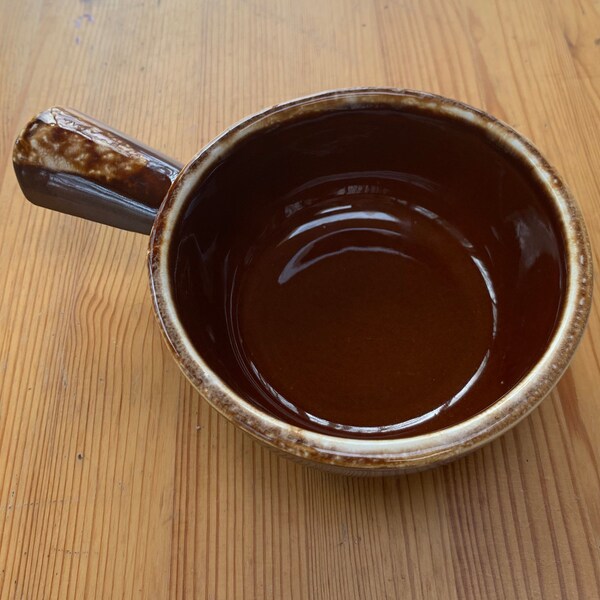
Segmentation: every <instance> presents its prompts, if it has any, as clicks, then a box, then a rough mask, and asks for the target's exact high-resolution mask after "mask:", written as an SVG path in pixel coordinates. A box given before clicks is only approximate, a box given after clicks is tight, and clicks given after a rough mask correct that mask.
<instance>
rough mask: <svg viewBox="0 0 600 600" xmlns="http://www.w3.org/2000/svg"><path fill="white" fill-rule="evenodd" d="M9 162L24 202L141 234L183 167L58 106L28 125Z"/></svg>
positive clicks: (138, 143) (110, 129)
mask: <svg viewBox="0 0 600 600" xmlns="http://www.w3.org/2000/svg"><path fill="white" fill-rule="evenodd" d="M13 164H14V168H15V173H16V175H17V179H18V181H19V185H20V186H21V189H22V190H23V193H24V194H25V196H26V197H27V199H28V200H29V201H30V202H33V203H34V204H37V205H38V206H43V207H45V208H50V209H52V210H57V211H60V212H64V213H68V214H71V215H75V216H77V217H83V218H85V219H89V220H92V221H98V222H99V223H105V224H107V225H112V226H114V227H120V228H121V229H127V230H130V231H136V232H139V233H149V232H150V229H151V228H152V224H153V222H154V218H155V217H156V213H157V212H158V208H159V206H160V205H161V203H162V201H163V199H164V197H165V195H166V193H167V191H168V190H169V187H170V186H171V183H172V182H173V180H174V179H175V177H176V176H177V174H178V173H179V171H180V169H181V165H180V164H179V163H177V161H174V160H172V159H170V158H168V157H166V156H164V155H162V154H161V153H159V152H156V151H155V150H152V149H151V148H148V147H147V146H144V145H143V144H141V143H140V142H137V141H136V140H133V139H132V138H130V137H129V136H127V135H125V134H122V133H120V132H118V131H115V130H114V129H112V128H110V127H108V126H106V125H104V124H102V123H100V122H98V121H96V120H94V119H92V118H91V117H88V116H85V115H83V114H81V113H78V112H75V111H72V110H66V109H63V108H58V107H55V108H50V109H48V110H46V111H44V112H42V113H40V114H39V115H38V116H37V117H35V118H34V119H32V120H31V121H30V122H29V123H28V124H27V125H26V127H25V128H24V129H23V131H22V132H21V134H20V135H19V137H18V138H17V140H16V142H15V147H14V152H13Z"/></svg>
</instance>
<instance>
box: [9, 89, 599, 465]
mask: <svg viewBox="0 0 600 600" xmlns="http://www.w3.org/2000/svg"><path fill="white" fill-rule="evenodd" d="M357 107H360V108H363V107H375V108H377V107H385V108H386V109H391V110H394V111H412V112H414V113H423V114H424V115H429V116H431V115H434V116H435V117H436V118H439V119H441V120H446V121H453V122H454V123H459V124H460V125H461V126H464V127H470V128H475V129H476V130H478V131H479V132H480V133H481V135H482V136H484V137H485V138H487V139H488V140H490V141H491V142H492V143H494V144H496V145H498V146H500V147H501V148H503V149H504V150H505V151H507V152H508V153H510V154H511V155H512V157H513V158H514V159H515V160H516V161H518V162H519V163H520V164H521V165H522V166H523V168H525V169H526V170H527V172H528V173H529V174H530V178H531V180H532V182H533V185H534V186H535V187H536V189H537V192H538V193H539V197H540V198H541V200H542V202H543V203H544V206H545V207H546V208H547V210H548V211H549V213H550V214H551V215H552V218H553V219H554V222H556V223H557V228H558V230H559V231H560V235H561V237H562V240H561V246H562V247H563V248H564V253H565V256H564V264H565V267H566V268H565V280H564V282H563V292H562V293H563V297H562V309H561V312H560V314H559V316H558V319H557V322H556V325H555V327H554V331H553V334H552V335H551V337H550V339H549V341H548V343H547V344H546V346H545V347H544V348H542V349H541V352H540V354H541V356H540V358H539V359H538V360H537V361H536V362H535V364H534V365H533V367H532V368H531V369H530V370H529V371H528V372H527V373H526V374H525V376H524V377H522V378H521V379H520V381H519V382H518V383H517V384H516V385H515V386H514V387H512V389H510V390H509V391H508V392H507V393H505V394H504V395H503V396H502V397H499V398H497V400H496V401H495V402H494V403H493V404H492V405H491V406H489V407H488V408H487V409H485V410H483V411H482V412H479V413H478V414H476V415H474V416H472V417H470V418H468V419H466V420H464V421H462V422H459V423H457V424H455V425H452V426H449V427H446V428H444V429H440V430H437V431H434V432H432V433H427V434H421V435H415V436H412V437H403V438H398V439H395V438H394V439H366V438H351V437H336V436H333V435H325V434H321V433H316V432H315V431H310V430H307V429H303V428H300V427H297V426H294V425H291V424H289V423H287V422H285V421H283V420H280V419H278V418H275V417H274V416H271V415H270V414H267V413H266V412H265V411H263V410H261V409H259V408H258V407H257V406H255V405H254V404H252V403H250V402H249V401H247V399H245V398H243V397H240V395H238V394H237V393H235V392H234V390H233V389H232V387H230V386H229V385H228V383H227V381H224V380H223V379H222V378H220V377H219V376H218V375H217V374H216V373H215V372H214V371H213V370H212V369H211V368H210V367H209V366H208V364H207V363H206V361H205V360H204V359H203V357H202V356H201V355H200V354H199V353H198V352H197V350H196V349H195V348H194V346H193V345H192V343H191V341H190V338H189V336H188V334H187V333H186V331H185V329H184V327H183V326H182V323H181V321H180V318H179V317H178V314H177V310H176V307H175V302H174V295H173V289H172V282H171V273H170V266H169V265H170V264H171V263H170V252H171V251H172V247H173V242H172V241H173V235H174V230H175V228H176V226H177V225H178V223H179V222H180V221H181V220H182V219H183V218H184V215H185V211H186V208H187V207H188V203H189V200H190V196H191V193H192V192H193V190H194V189H196V188H197V187H198V185H199V183H200V182H202V181H203V180H204V178H206V177H207V176H208V174H210V172H211V170H212V169H213V168H214V167H215V166H216V165H217V164H218V163H219V161H220V160H222V158H223V156H224V155H226V154H227V153H229V152H231V151H232V149H234V148H235V147H236V146H237V145H238V144H240V142H241V141H242V140H245V139H246V138H247V137H248V136H256V135H260V132H262V131H266V130H267V129H269V128H272V127H273V126H275V125H278V124H282V123H284V122H289V121H291V120H293V119H296V118H298V117H299V116H302V118H313V117H314V118H317V117H318V116H319V115H323V114H325V113H327V112H328V111H332V110H336V111H339V110H340V109H343V110H346V109H347V110H352V109H353V108H357ZM14 166H15V171H16V174H17V178H18V180H19V183H20V185H21V187H22V189H23V192H24V193H25V196H26V197H27V198H28V199H29V200H30V201H32V202H33V203H35V204H38V205H40V206H45V207H47V208H51V209H54V210H59V211H62V212H66V213H69V214H74V215H76V216H80V217H84V218H87V219H92V220H95V221H98V222H101V223H106V224H109V225H113V226H116V227H120V228H123V229H128V230H130V231H136V232H140V233H149V234H150V247H149V252H148V266H149V275H150V290H151V294H152V300H153V303H154V309H155V312H156V316H157V318H158V322H159V324H160V326H161V329H162V332H163V334H164V338H165V340H166V342H167V345H168V347H169V348H170V350H171V353H172V355H173V357H174V359H175V361H176V362H177V364H178V365H179V367H180V368H181V369H182V371H183V372H184V374H185V375H186V377H187V378H188V379H189V381H190V382H191V383H192V384H193V385H194V387H195V388H196V389H197V390H198V391H199V393H200V394H201V396H202V397H203V398H204V399H206V400H207V401H208V402H209V403H210V404H211V405H212V406H213V407H214V408H215V409H216V410H218V411H219V412H220V413H221V414H222V415H224V416H225V417H227V418H228V419H229V420H230V421H232V422H233V423H234V424H236V425H237V426H238V427H240V428H241V429H243V430H244V431H246V432H247V433H249V434H251V435H252V436H253V437H255V438H256V439H258V440H259V441H261V442H263V443H264V444H266V445H267V446H269V447H271V448H272V449H276V450H278V451H281V452H282V453H284V454H285V455H286V456H288V457H292V458H295V459H298V460H301V461H304V462H306V463H308V464H311V465H315V466H319V467H322V468H325V469H328V470H331V471H337V472H342V473H349V474H398V473H403V472H408V471H415V470H419V469H423V468H427V467H432V466H435V465H440V464H442V463H445V462H448V461H450V460H453V459H455V458H458V457H460V456H463V455H464V454H466V453H467V452H470V451H472V450H474V449H476V448H478V447H480V446H482V445H483V444H485V443H487V442H489V441H491V440H493V439H494V438H496V437H497V436H499V435H501V434H502V433H504V432H505V431H506V430H507V429H509V428H510V427H512V426H514V425H515V424H516V423H518V422H519V421H520V420H521V419H522V418H523V417H525V416H526V415H527V414H528V413H529V412H531V411H532V410H533V409H534V408H535V407H536V406H537V405H538V404H539V403H540V402H541V401H542V400H543V398H544V397H545V396H546V395H547V394H548V393H549V392H550V390H551V389H552V388H553V386H554V385H555V384H556V383H557V381H558V380H559V378H560V376H561V375H562V373H563V372H564V370H565V369H566V368H567V366H568V364H569V361H570V360H571V358H572V356H573V354H574V352H575V350H576V347H577V345H578V343H579V341H580V339H581V336H582V334H583V332H584V329H585V325H586V321H587V317H588V314H589V311H590V306H591V296H592V260H591V252H590V247H589V242H588V238H587V235H586V231H585V226H584V223H583V220H582V217H581V214H580V212H579V209H578V207H577V205H576V204H575V201H574V200H573V198H572V196H571V194H570V193H569V191H568V190H567V188H566V186H565V184H564V183H563V181H562V180H561V179H560V177H559V175H558V174H557V172H556V171H555V170H554V169H553V168H552V167H551V166H550V165H549V164H548V162H547V161H546V160H545V159H544V158H543V157H542V155H541V154H540V153H539V152H538V150H536V148H535V147H534V146H533V145H532V144H531V143H530V142H529V141H527V140H526V139H525V138H523V137H522V136H521V135H519V134H518V133H517V132H516V131H515V130H514V129H512V128H510V127H509V126H507V125H506V124H504V123H502V122H501V121H499V120H497V119H495V118H494V117H492V116H490V115H488V114H486V113H485V112H482V111H480V110H477V109H475V108H472V107H470V106H467V105H465V104H462V103H460V102H456V101H453V100H449V99H447V98H443V97H440V96H436V95H433V94H427V93H423V92H416V91H409V90H397V89H386V88H356V89H346V90H336V91H329V92H324V93H321V94H316V95H312V96H308V97H305V98H301V99H297V100H292V101H291V102H287V103H284V104H280V105H277V106H273V107H271V108H268V109H266V110H264V111H262V112H260V113H258V114H255V115H253V116H250V117H248V118H246V119H244V120H242V121H241V122H239V123H237V124H236V125H234V126H232V127H231V128H229V129H228V130H226V131H225V132H224V133H223V134H221V135H220V136H219V137H217V138H216V139H215V140H213V141H212V142H211V143H210V144H208V146H206V147H205V148H204V149H202V150H201V151H200V152H199V153H198V154H197V155H196V156H195V157H194V158H193V159H192V160H191V161H190V162H189V163H188V164H187V165H186V166H184V167H181V165H179V164H178V163H177V162H176V161H173V160H171V159H169V158H167V157H165V156H162V155H161V154H159V153H157V152H155V151H153V150H151V149H149V148H146V147H144V146H143V145H141V144H140V143H139V142H135V141H134V140H132V139H130V138H128V137H127V136H125V135H123V134H121V133H118V132H116V131H114V130H112V129H110V128H108V127H106V126H105V125H103V124H101V123H98V122H97V121H94V120H93V119H90V118H89V117H85V116H83V115H81V114H79V113H75V112H73V111H67V110H64V109H60V108H53V109H49V110H47V111H45V112H43V113H41V114H40V115H39V116H37V117H35V118H34V119H33V120H32V121H31V122H30V123H29V124H28V125H27V126H26V127H25V129H24V130H23V132H22V133H21V135H20V136H19V137H18V139H17V141H16V145H15V150H14Z"/></svg>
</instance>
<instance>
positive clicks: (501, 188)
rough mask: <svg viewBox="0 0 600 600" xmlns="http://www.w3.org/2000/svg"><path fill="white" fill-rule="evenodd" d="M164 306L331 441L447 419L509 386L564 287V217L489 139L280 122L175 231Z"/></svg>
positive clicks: (228, 167) (379, 123)
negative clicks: (170, 303)
mask: <svg viewBox="0 0 600 600" xmlns="http://www.w3.org/2000/svg"><path fill="white" fill-rule="evenodd" d="M171 248H172V250H171V253H170V261H171V265H170V272H171V273H172V282H171V283H172V288H173V293H174V301H175V307H176V310H177V313H178V316H179V319H180V321H181V322H182V324H183V326H184V328H185V330H186V332H187V335H188V336H189V338H190V339H191V341H192V343H193V344H194V346H195V348H196V349H197V351H198V353H199V354H200V355H201V356H202V357H203V359H204V361H205V362H206V364H207V365H208V367H209V368H210V369H211V370H212V371H213V372H214V373H216V374H217V375H218V376H219V377H220V378H221V379H222V380H223V381H224V382H225V383H226V384H227V385H228V386H229V387H230V388H231V389H232V390H234V391H235V392H236V393H237V394H239V395H240V396H241V397H243V398H245V399H246V400H248V401H249V402H251V403H252V404H254V405H255V406H257V407H258V408H260V409H261V410H263V411H264V412H266V413H268V414H271V415H273V416H275V417H277V418H279V419H281V420H283V421H285V422H288V423H290V424H294V425H298V426H300V427H302V428H304V429H309V430H313V431H316V432H322V433H329V434H333V435H337V436H341V437H360V438H363V437H372V438H392V437H393V438H399V437H406V436H413V435H416V434H420V433H426V432H430V431H435V430H439V429H442V428H445V427H449V426H451V425H454V424H456V423H459V422H462V421H464V420H465V419H467V418H469V417H472V416H474V415H476V414H477V413H479V412H481V411H482V410H484V409H485V408H487V407H488V406H490V405H491V404H493V403H494V402H495V401H496V400H497V399H498V398H500V397H501V396H503V395H504V394H506V393H507V392H508V391H509V390H510V389H511V388H513V387H514V386H515V385H516V384H517V383H518V382H519V381H520V380H521V379H522V378H523V376H524V375H525V374H527V372H528V371H529V370H530V369H531V368H532V367H533V365H534V364H535V363H536V361H538V359H539V358H540V357H541V355H542V354H543V353H544V351H545V349H546V347H547V344H548V341H549V339H550V338H551V337H552V335H553V333H554V331H555V327H556V324H557V322H558V319H559V317H560V313H561V309H562V307H563V303H564V293H565V277H566V265H565V248H564V240H563V234H562V229H561V226H560V222H559V219H558V216H557V214H556V212H555V210H554V209H553V205H552V203H551V202H550V201H549V199H548V197H547V195H546V192H545V191H544V190H543V188H542V187H541V185H540V183H539V182H538V181H537V180H536V179H535V177H534V176H533V174H532V172H531V170H530V169H529V168H528V167H527V166H525V165H524V164H523V163H522V162H521V161H519V160H518V159H517V157H515V156H514V155H513V154H512V153H511V152H510V151H509V150H508V149H507V148H506V147H502V146H500V145H498V144H497V143H496V142H495V141H493V140H492V139H491V138H490V137H488V135H487V134H486V132H485V131H484V130H483V129H481V128H479V127H476V126H475V125H469V124H466V123H464V122H462V123H459V122H457V121H455V120H452V119H450V118H448V117H447V116H441V115H440V114H435V113H433V112H427V111H424V110H419V109H417V108H414V107H413V108H411V107H406V106H404V107H402V108H394V107H391V106H388V105H385V106H383V105H382V106H373V105H369V106H364V107H362V106H360V104H355V105H352V106H351V107H346V108H344V109H334V108H332V109H329V110H327V111H323V112H322V113H319V114H318V115H315V114H310V115H309V116H303V115H302V113H300V114H296V115H295V116H294V117H293V118H289V119H281V120H280V121H278V122H275V123H273V124H272V125H271V126H270V127H269V128H268V129H267V130H262V131H260V133H258V134H249V135H248V136H246V137H245V138H244V139H242V140H241V141H238V142H237V143H236V144H234V145H232V146H231V147H230V148H229V149H228V150H226V151H225V152H224V153H223V156H222V157H221V159H220V160H219V161H218V163H217V165H216V166H215V167H214V168H213V169H212V170H211V172H210V173H208V174H207V175H205V176H204V177H203V178H202V180H201V181H200V182H199V184H198V185H197V186H196V188H195V189H194V191H193V193H192V194H190V195H189V199H188V204H187V207H186V209H185V217H184V218H183V219H181V220H180V222H179V224H178V226H177V228H176V229H175V231H174V232H173V240H172V245H171Z"/></svg>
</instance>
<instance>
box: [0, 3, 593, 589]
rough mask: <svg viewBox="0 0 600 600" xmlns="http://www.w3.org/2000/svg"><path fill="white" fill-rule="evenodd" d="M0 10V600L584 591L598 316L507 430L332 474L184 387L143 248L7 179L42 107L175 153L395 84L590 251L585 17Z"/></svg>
mask: <svg viewBox="0 0 600 600" xmlns="http://www.w3.org/2000/svg"><path fill="white" fill-rule="evenodd" d="M0 14H1V15H2V17H1V19H0V111H1V112H2V115H3V118H2V119H1V120H0V242H1V243H0V281H1V282H2V285H1V286H0V458H1V460H0V516H1V519H0V542H1V543H0V597H1V598H11V599H12V598H19V599H21V598H26V599H35V600H37V599H39V598H44V599H45V598H61V599H62V598H206V599H208V598H212V599H219V600H220V599H222V598H235V599H242V598H248V599H254V598H257V599H258V598H290V599H305V598H311V599H320V598H323V599H325V598H327V599H335V598H339V599H342V598H343V599H349V598H361V599H363V598H365V599H373V600H375V599H381V598H394V599H395V598H427V599H432V598H441V599H444V600H445V599H449V600H450V599H454V598H456V599H461V600H462V599H464V598H476V599H480V598H502V599H505V598H527V599H533V598H543V599H547V598H569V599H571V598H584V599H592V598H599V597H600V462H599V461H600V457H599V454H600V446H599V442H598V439H599V438H598V433H597V432H598V431H600V318H599V317H600V315H599V306H600V305H599V302H600V299H598V298H597V299H596V302H595V304H594V307H593V309H592V316H591V320H590V326H589V329H588V332H587V334H586V336H585V338H584V340H583V343H582V345H581V347H580V350H579V352H578V354H577V356H576V358H575V360H574V361H573V364H572V366H571V368H570V369H569V371H568V372H567V374H566V375H565V377H564V378H563V379H562V381H561V382H560V384H559V385H558V387H557V389H556V391H554V392H553V393H552V395H551V397H550V398H549V399H548V400H547V401H545V402H544V404H543V405H542V407H541V408H540V409H539V410H537V411H536V412H535V413H534V414H533V415H532V416H531V417H529V418H528V419H526V420H525V421H524V422H522V423H521V424H520V425H519V426H518V427H516V428H515V429H514V430H512V431H511V432H509V433H508V434H507V435H505V436H503V437H502V438H500V439H498V440H496V441H495V442H493V443H492V444H490V445H488V446H487V447H485V448H483V449H482V450H480V451H478V452H476V453H475V454H473V455H471V456H469V457H467V458H465V459H463V460H460V461H458V462H456V463H454V464H451V465H449V466H447V467H444V468H440V469H437V470H434V471H430V472H425V473H422V474H416V475H413V476H409V477H403V478H397V479H387V480H381V479H373V480H359V479H347V478H342V477H336V476H332V475H326V474H323V473H320V472H317V471H313V470H309V469H306V468H304V467H301V466H298V465H296V464H293V463H291V462H288V461H287V460H285V459H283V458H280V457H278V456H275V455H273V454H272V453H270V452H269V451H268V450H266V449H264V448H262V447H260V446H259V445H257V444H256V443H254V442H253V441H252V440H250V439H249V438H248V437H246V436H245V435H242V434H241V433H240V432H239V431H237V430H236V429H235V428H234V427H232V426H231V425H230V424H229V423H227V422H226V421H225V420H224V419H223V418H221V417H220V416H219V415H218V414H216V413H215V412H214V411H213V410H212V409H210V408H209V407H208V406H207V405H206V404H205V403H204V402H203V401H202V400H201V399H200V398H199V397H198V396H197V394H195V393H194V392H193V391H192V389H191V388H190V386H189V385H188V384H187V383H186V382H185V380H184V379H183V376H182V375H181V374H180V373H179V371H178V369H177V367H176V366H175V365H174V363H173V362H172V361H171V359H170V358H169V356H168V354H167V351H166V350H165V348H164V347H163V345H162V342H161V339H160V332H159V330H158V327H157V325H156V324H155V322H154V320H153V317H152V313H151V306H150V300H149V295H148V291H147V282H146V273H145V266H144V254H145V247H146V240H145V239H144V237H143V236H140V235H135V234H128V233H125V232H120V231H116V230H112V229H109V228H106V227H103V226H100V225H95V224H92V223H87V222H84V221H81V220H78V219H74V218H70V217H67V216H63V215H58V214H53V213H50V212H47V211H43V210H41V209H37V208H35V207H33V206H30V205H28V204H27V203H26V202H25V201H24V200H23V198H22V196H21V194H20V192H19V190H18V189H17V185H16V181H15V178H14V175H13V173H12V167H11V164H10V152H11V146H12V140H13V139H14V137H15V135H16V133H17V131H18V129H19V127H21V126H22V125H23V124H24V123H25V121H26V120H27V119H28V118H29V117H30V116H31V115H32V114H33V113H35V112H37V111H39V110H41V109H43V108H46V107H48V106H51V105H56V104H58V105H61V104H62V105H67V106H73V107H75V108H78V109H80V110H82V111H84V112H87V113H89V114H92V115H94V116H95V117H97V118H99V119H101V120H104V121H106V122H108V123H109V124H111V125H113V126H114V127H117V128H119V129H121V130H124V131H127V132H128V133H130V134H131V135H133V136H135V137H137V138H139V139H142V140H144V141H145V142H147V143H149V144H151V145H154V146H155V147H157V148H159V149H161V150H163V151H164V152H166V153H167V154H170V155H172V156H174V157H175V158H178V159H182V160H185V159H187V158H189V157H191V156H192V154H193V153H194V152H195V151H196V150H197V149H198V148H199V147H201V146H202V145H203V144H205V143H206V142H207V141H209V140H210V139H211V138H212V137H213V136H215V135H216V134H217V133H218V132H220V131H221V130H222V129H223V128H224V127H226V126H227V125H228V124H230V123H232V122H234V121H235V120H237V119H239V118H241V117H242V116H244V115H246V114H248V113H250V112H253V111H256V110H258V109H260V108H262V107H264V106H266V105H268V104H271V103H274V102H277V101H281V100H284V99H289V98H293V97H295V96H298V95H301V94H306V93H310V92H315V91H318V90H321V89H329V88H334V87H342V86H352V85H390V86H398V87H411V88H417V89H425V90H429V91H433V92H438V93H442V94H445V95H448V96H451V97H455V98H458V99H461V100H464V101H466V102H469V103H471V104H474V105H476V106H480V107H482V108H485V109H487V110H489V111H491V112H493V113H494V114H496V115H498V116H499V117H501V118H503V119H504V120H506V121H507V122H509V123H511V124H512V125H514V126H516V127H517V128H518V129H519V130H521V131H522V132H523V133H524V134H525V135H527V136H528V137H530V138H531V139H532V140H534V141H535V143H536V144H537V145H538V146H539V147H540V148H541V149H542V151H543V152H545V154H546V155H547V156H548V158H549V159H550V161H551V162H553V163H554V164H555V165H556V166H557V167H558V168H559V170H560V171H561V173H562V174H563V175H564V177H565V178H566V180H567V181H568V182H569V184H570V186H571V188H572V190H573V191H574V193H575V195H576V196H577V198H578V199H579V202H580V204H581V206H582V209H583V212H584V214H585V218H586V220H587V223H588V226H589V230H590V234H591V237H592V242H593V243H594V245H595V247H596V248H600V178H599V177H598V173H599V172H600V143H598V142H599V139H600V127H599V123H600V3H599V2H598V1H597V0H570V1H567V0H530V1H529V2H521V1H520V0H495V1H492V0H473V1H468V0H365V1H359V0H330V1H327V2H324V1H322V2H311V1H310V0H219V1H217V0H202V1H193V0H181V1H180V2H174V1H168V0H162V1H161V0H135V1H132V2H119V1H118V0H80V1H78V2H72V1H71V2H68V1H67V0H20V1H19V2H11V1H10V0H0ZM596 252H597V251H596ZM595 256H596V257H597V254H596V255H595Z"/></svg>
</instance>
